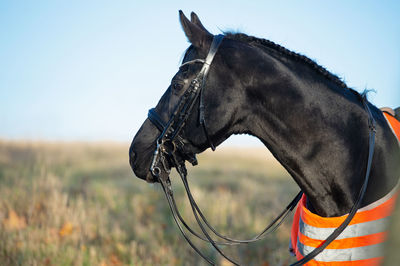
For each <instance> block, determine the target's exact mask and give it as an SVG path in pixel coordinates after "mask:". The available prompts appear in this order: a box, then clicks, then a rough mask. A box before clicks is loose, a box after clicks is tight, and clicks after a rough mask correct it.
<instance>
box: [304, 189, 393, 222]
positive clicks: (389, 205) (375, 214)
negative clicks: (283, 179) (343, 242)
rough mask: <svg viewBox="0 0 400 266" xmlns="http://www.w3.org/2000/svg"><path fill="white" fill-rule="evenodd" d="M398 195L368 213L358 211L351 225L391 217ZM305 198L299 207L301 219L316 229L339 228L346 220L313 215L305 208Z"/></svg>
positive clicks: (367, 211) (344, 216) (340, 217)
mask: <svg viewBox="0 0 400 266" xmlns="http://www.w3.org/2000/svg"><path fill="white" fill-rule="evenodd" d="M396 198H397V194H396V195H394V196H393V197H391V198H390V199H388V200H387V201H385V202H384V203H382V204H381V205H379V206H378V207H376V208H374V209H371V210H366V211H357V214H356V215H355V216H354V218H353V220H351V222H350V224H349V225H352V224H358V223H365V222H369V221H373V220H378V219H382V218H385V217H387V216H390V214H391V213H392V211H393V208H394V205H395V204H396ZM305 205H306V204H305V197H304V198H303V199H302V200H301V202H300V205H299V207H300V208H301V209H302V210H301V215H300V216H301V219H303V221H304V222H305V223H306V224H308V225H312V226H314V227H321V228H329V227H330V228H337V227H339V226H340V224H341V223H342V222H343V221H344V220H345V219H346V217H347V215H343V216H339V217H321V216H319V215H317V214H315V213H312V212H311V211H309V210H308V209H307V208H306V207H305Z"/></svg>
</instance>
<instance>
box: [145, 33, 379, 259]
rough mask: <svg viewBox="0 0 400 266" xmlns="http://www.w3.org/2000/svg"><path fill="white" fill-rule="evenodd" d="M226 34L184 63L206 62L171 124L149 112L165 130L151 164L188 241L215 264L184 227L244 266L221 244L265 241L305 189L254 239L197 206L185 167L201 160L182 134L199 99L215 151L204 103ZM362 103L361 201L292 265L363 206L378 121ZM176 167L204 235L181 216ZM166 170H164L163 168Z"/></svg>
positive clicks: (318, 250) (202, 120)
mask: <svg viewBox="0 0 400 266" xmlns="http://www.w3.org/2000/svg"><path fill="white" fill-rule="evenodd" d="M223 38H224V36H223V35H216V36H214V38H213V41H212V43H211V47H210V50H209V53H208V55H207V57H206V59H205V60H202V59H195V60H192V61H188V62H185V63H184V64H182V65H181V67H182V66H184V65H188V64H194V63H202V64H203V67H202V68H201V70H200V72H199V73H198V74H197V76H196V77H195V78H194V79H193V80H192V82H191V84H190V86H189V88H188V89H187V90H186V91H185V92H184V94H183V96H182V97H181V99H180V101H179V103H178V105H177V106H176V108H175V110H174V112H173V114H172V116H171V117H170V119H169V121H168V122H167V123H164V121H163V120H162V119H161V117H160V116H159V115H158V113H157V112H156V110H155V109H154V108H153V109H150V110H149V113H148V118H149V120H150V121H151V122H152V123H153V124H154V125H155V126H156V127H157V128H158V129H159V130H160V131H161V134H160V136H159V137H158V138H157V145H156V149H155V151H154V155H153V159H152V163H151V166H150V172H151V173H152V175H153V176H154V177H156V178H157V179H158V181H159V182H160V184H161V186H162V188H163V191H164V193H165V196H166V198H167V202H168V205H169V207H170V210H171V213H172V216H173V218H174V220H175V223H176V224H177V226H178V229H179V231H180V232H181V233H182V235H183V237H184V238H185V240H186V241H187V242H188V243H189V245H190V246H191V247H192V248H193V249H194V250H195V251H196V252H197V253H198V254H199V255H200V256H201V257H202V258H203V259H205V260H206V261H207V262H208V263H209V264H211V265H215V263H214V262H213V261H211V260H210V259H209V258H208V257H207V256H205V255H204V254H203V253H202V252H201V251H200V250H199V249H198V248H197V246H196V245H195V244H194V243H193V242H192V241H191V240H190V238H189V236H188V234H187V233H186V232H185V230H184V228H186V230H187V231H188V232H189V233H190V234H192V235H193V236H195V237H197V238H199V239H201V240H202V241H205V242H208V243H210V244H211V245H212V246H213V247H214V248H215V249H216V250H217V251H218V253H220V254H221V256H223V257H224V258H225V259H227V260H228V261H230V262H231V263H233V264H234V265H240V264H239V263H237V262H236V261H234V260H233V259H231V258H229V257H228V256H227V255H225V254H224V253H223V252H222V250H221V249H220V247H219V246H220V245H238V244H248V243H252V242H256V241H259V240H262V239H264V238H265V237H266V235H267V234H268V233H272V232H274V231H275V230H276V229H277V228H278V227H279V226H280V225H281V224H282V223H283V221H284V220H285V218H286V217H287V216H288V214H289V213H290V212H291V211H292V210H293V209H294V208H295V206H296V205H297V203H298V201H299V200H300V198H301V196H302V194H303V192H302V191H300V192H299V193H298V194H297V195H296V196H295V197H294V199H293V200H292V201H291V202H290V203H289V204H288V205H287V206H286V208H285V209H284V210H283V211H282V212H281V213H280V214H279V215H278V216H277V217H276V218H275V219H274V220H273V221H272V222H271V223H270V224H269V225H268V226H267V227H265V229H264V230H262V231H261V232H260V233H259V234H258V235H256V236H255V237H253V238H251V239H246V240H239V239H233V238H230V237H227V236H224V235H222V234H221V233H219V232H218V231H217V230H215V228H214V227H213V226H211V224H210V223H209V222H208V220H207V219H206V218H205V216H204V214H203V213H202V211H201V209H200V208H199V206H198V205H197V203H196V201H195V200H194V198H193V196H192V193H191V191H190V186H189V183H188V180H187V169H186V166H185V161H189V162H190V163H191V164H193V165H196V164H197V159H196V156H195V154H194V153H187V152H185V151H184V145H185V144H186V143H188V141H187V140H185V139H184V138H183V137H182V136H180V135H179V133H180V132H181V130H182V128H183V127H184V125H185V123H186V121H187V119H188V117H189V115H190V114H191V111H192V110H193V107H194V105H195V102H196V100H197V99H199V123H200V125H201V126H202V128H203V131H204V134H205V136H206V138H207V141H208V143H209V145H210V147H211V149H212V150H215V146H214V145H213V143H212V141H211V139H210V136H209V134H208V132H207V128H206V123H205V118H204V103H203V97H202V95H203V91H204V86H205V81H206V77H207V74H208V71H209V68H210V65H211V63H212V61H213V59H214V56H215V54H216V52H217V51H218V48H219V45H220V44H221V42H222V40H223ZM362 103H363V106H364V109H365V110H366V112H367V113H368V123H369V152H368V162H367V169H366V173H365V178H364V183H363V185H362V187H361V189H360V192H359V194H358V197H357V200H356V202H355V203H354V205H353V207H352V208H351V211H350V213H349V215H348V216H347V218H346V219H345V221H344V222H343V223H342V224H341V225H340V226H339V227H338V228H336V229H335V230H334V232H333V233H332V234H331V235H330V236H329V237H328V238H327V239H326V240H325V241H324V242H323V244H322V245H321V246H319V247H317V248H315V249H314V250H313V251H312V252H311V253H309V254H308V255H306V256H305V257H303V258H302V259H301V260H299V261H297V262H296V263H294V264H292V265H302V264H305V263H307V262H308V261H310V260H311V259H313V258H314V257H315V256H317V255H318V254H319V253H321V252H322V251H323V250H324V249H325V248H326V247H327V246H328V245H329V244H330V243H331V242H332V241H333V240H335V239H336V237H338V236H339V235H340V233H341V232H343V230H344V229H345V228H346V227H347V225H348V224H349V223H350V222H351V220H352V219H353V217H354V215H355V213H356V212H357V210H358V209H359V207H360V204H361V202H362V199H363V197H364V194H365V191H366V188H367V184H368V179H369V174H370V170H371V165H372V158H373V153H374V146H375V131H376V130H375V125H376V122H375V120H374V118H373V116H372V113H371V110H370V109H369V107H368V103H367V101H366V99H365V97H362ZM172 167H175V168H176V170H177V172H178V173H179V176H180V178H181V180H182V183H183V185H184V187H185V191H186V194H187V197H188V199H189V203H190V206H191V208H192V211H193V215H194V217H195V219H196V221H197V224H198V225H199V227H200V229H201V231H202V233H203V236H202V235H201V234H200V233H198V232H196V231H194V230H193V229H192V228H190V226H189V225H188V224H187V223H186V221H185V220H184V219H183V217H182V216H181V214H180V212H179V210H178V208H177V205H176V202H175V199H174V195H173V191H172V186H171V181H170V178H169V174H170V170H171V168H172ZM162 170H164V172H165V173H163V171H162ZM209 231H211V232H212V233H213V234H214V235H215V236H217V237H219V238H221V239H222V240H223V241H216V240H214V239H213V237H212V236H210V234H209Z"/></svg>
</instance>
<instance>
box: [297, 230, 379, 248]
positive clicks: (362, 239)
mask: <svg viewBox="0 0 400 266" xmlns="http://www.w3.org/2000/svg"><path fill="white" fill-rule="evenodd" d="M385 239H386V232H381V233H376V234H371V235H365V236H357V237H349V238H344V239H335V240H334V241H332V243H330V244H329V245H328V246H327V247H326V248H327V249H342V248H356V247H362V246H368V245H375V244H379V243H383V242H384V241H385ZM299 241H300V242H301V243H303V245H307V246H310V247H314V248H316V247H319V246H320V245H322V244H323V243H324V242H325V240H317V239H314V238H310V237H307V236H305V235H303V234H302V233H299Z"/></svg>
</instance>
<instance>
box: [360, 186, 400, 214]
mask: <svg viewBox="0 0 400 266" xmlns="http://www.w3.org/2000/svg"><path fill="white" fill-rule="evenodd" d="M399 185H400V178H399V180H398V181H397V185H396V186H394V188H393V189H392V190H391V191H390V192H389V193H388V194H386V196H384V197H383V198H381V199H379V200H377V201H375V202H372V203H371V204H369V205H367V206H365V207H362V208H360V209H358V211H359V212H362V211H368V210H371V209H374V208H376V207H378V206H379V205H381V204H383V203H384V202H385V201H387V200H389V199H390V198H391V197H393V196H395V194H396V193H397V189H398V188H399Z"/></svg>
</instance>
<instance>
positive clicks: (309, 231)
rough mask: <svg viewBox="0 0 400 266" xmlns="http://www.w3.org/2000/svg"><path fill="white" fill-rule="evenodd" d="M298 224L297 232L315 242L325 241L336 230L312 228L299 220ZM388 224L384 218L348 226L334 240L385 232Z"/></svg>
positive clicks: (387, 219)
mask: <svg viewBox="0 0 400 266" xmlns="http://www.w3.org/2000/svg"><path fill="white" fill-rule="evenodd" d="M299 222H300V224H299V231H300V232H301V233H302V234H303V235H305V236H307V237H309V238H313V239H317V240H325V239H326V238H327V237H328V236H329V235H330V234H332V232H333V231H334V230H335V229H336V228H321V227H314V226H311V225H308V224H306V223H304V222H303V220H302V219H301V218H300V221H299ZM388 222H389V217H386V218H383V219H379V220H376V221H371V222H365V223H360V224H353V225H349V226H347V227H346V229H344V231H343V232H342V233H341V234H340V235H339V236H338V237H337V238H336V239H343V238H349V237H357V236H366V235H370V234H376V233H380V232H384V231H385V230H386V227H387V225H388Z"/></svg>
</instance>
